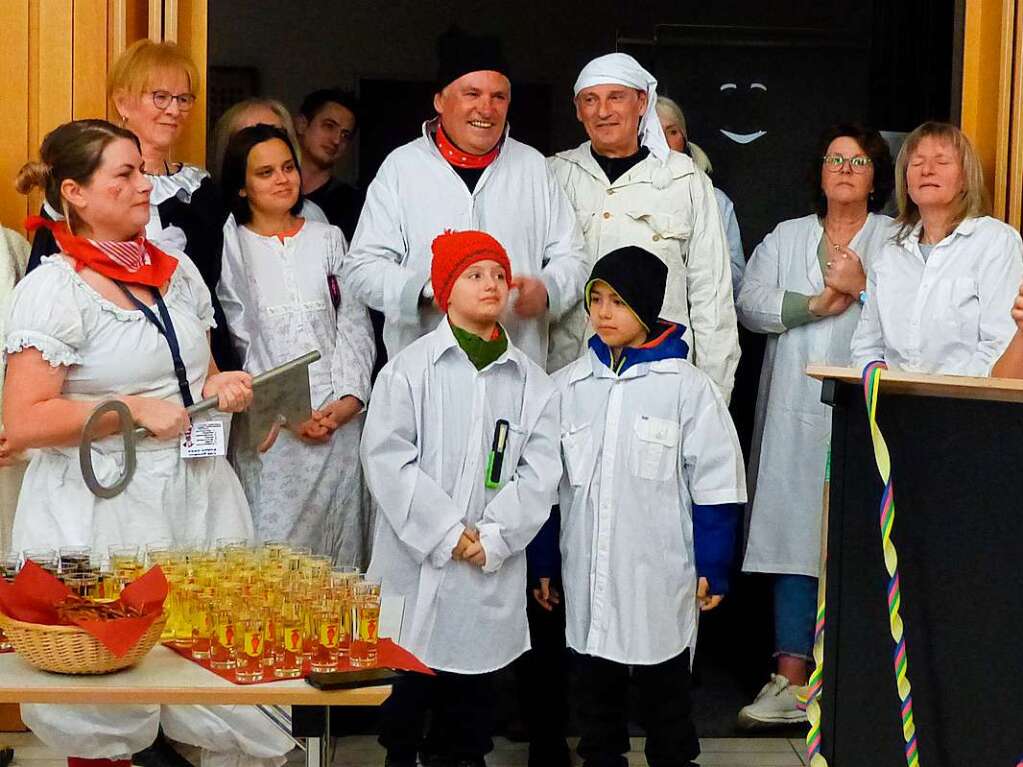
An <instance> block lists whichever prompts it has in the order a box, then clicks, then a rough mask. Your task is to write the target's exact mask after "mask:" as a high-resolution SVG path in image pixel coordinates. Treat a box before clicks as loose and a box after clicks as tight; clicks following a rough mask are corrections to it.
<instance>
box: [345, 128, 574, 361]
mask: <svg viewBox="0 0 1023 767" xmlns="http://www.w3.org/2000/svg"><path fill="white" fill-rule="evenodd" d="M433 130H434V124H433V123H432V122H427V123H424V124H423V135H422V137H420V138H418V139H416V140H415V141H412V142H409V143H408V144H405V145H404V146H400V147H398V148H397V149H395V150H394V151H393V152H391V154H389V155H388V156H387V159H386V160H384V163H383V165H381V166H380V170H379V171H378V172H377V175H376V178H374V179H373V182H372V183H371V184H370V185H369V188H368V189H367V190H366V203H365V205H364V206H363V208H362V215H361V216H360V217H359V225H358V227H357V228H356V230H355V236H354V237H353V238H352V247H351V250H350V251H349V253H348V258H347V260H346V266H345V272H344V277H345V282H346V283H347V286H348V287H349V289H350V290H353V291H354V292H355V294H356V296H357V297H358V298H359V300H361V301H362V302H363V303H365V304H366V305H368V306H370V307H372V308H373V309H376V310H378V311H381V312H383V313H384V318H385V322H384V343H385V345H386V346H387V353H388V356H394V355H395V354H397V353H398V352H399V351H401V350H402V349H403V348H404V347H406V346H407V345H408V344H410V343H411V342H412V341H414V340H415V339H417V338H419V337H420V336H422V335H424V334H426V333H428V332H430V331H431V330H432V329H433V328H434V326H436V324H437V322H438V320H439V319H440V317H441V315H440V314H439V313H438V312H437V310H436V309H435V308H434V307H433V305H432V304H430V305H426V304H425V303H424V304H423V305H420V295H421V293H422V291H423V288H424V287H425V286H426V285H427V283H428V282H429V280H430V265H431V263H432V261H433V254H432V251H431V250H430V245H431V244H432V243H433V240H434V238H435V237H437V235H439V234H442V233H443V232H444V231H445V230H446V229H456V230H465V229H479V230H482V231H484V232H487V233H489V234H490V235H492V236H493V237H495V238H496V239H497V240H498V242H500V243H501V244H502V245H503V246H504V248H505V250H506V251H507V252H508V258H509V260H510V261H511V268H512V276H513V277H525V276H532V277H538V278H539V279H541V280H543V282H544V285H545V286H546V287H547V296H548V299H549V315H550V316H551V317H558V316H559V315H561V314H562V313H563V312H564V311H565V310H566V309H567V308H569V307H570V306H571V305H572V304H574V303H575V302H576V301H577V300H578V299H579V296H581V295H582V291H583V284H584V283H585V281H586V277H587V275H588V271H587V259H586V247H585V244H584V243H583V238H582V234H581V233H580V231H579V226H578V224H576V221H575V217H574V216H573V215H572V206H571V205H570V204H569V202H568V199H567V198H566V197H565V193H564V192H563V191H562V190H561V187H560V186H558V183H557V181H555V179H554V177H553V175H552V174H551V173H550V172H549V171H548V169H547V166H546V164H545V161H544V157H543V155H541V154H540V153H539V152H537V151H536V150H535V149H533V148H531V147H528V146H526V145H525V144H522V143H520V142H518V141H516V140H515V139H513V138H509V137H507V135H506V137H505V139H504V143H503V145H502V146H501V152H500V154H499V155H498V156H497V159H496V160H494V162H493V163H491V165H490V166H489V167H488V168H487V169H486V170H485V171H483V175H482V176H481V177H480V180H479V182H478V183H477V184H476V189H475V191H474V192H472V193H470V192H469V189H468V188H467V187H466V185H465V182H464V181H462V179H461V178H460V177H459V175H458V174H457V173H456V172H455V171H454V169H453V168H452V167H451V165H450V164H449V163H448V161H447V160H445V159H444V157H443V156H442V155H441V153H440V150H438V149H437V145H436V144H435V143H434V139H433ZM513 299H514V297H513ZM512 303H513V301H510V302H509V306H508V309H507V310H506V311H505V314H504V316H503V317H502V318H501V324H502V325H503V326H504V328H505V329H506V330H507V331H508V336H509V337H510V338H511V340H512V341H513V342H514V343H515V344H516V345H517V346H518V347H519V348H520V349H521V350H522V351H523V352H525V353H526V355H528V356H529V358H530V359H532V360H533V361H534V362H536V363H538V364H540V365H544V364H546V361H547V325H548V321H549V320H548V317H546V316H540V317H536V318H533V319H522V318H520V317H518V316H517V315H516V314H515V313H514V311H513V310H512Z"/></svg>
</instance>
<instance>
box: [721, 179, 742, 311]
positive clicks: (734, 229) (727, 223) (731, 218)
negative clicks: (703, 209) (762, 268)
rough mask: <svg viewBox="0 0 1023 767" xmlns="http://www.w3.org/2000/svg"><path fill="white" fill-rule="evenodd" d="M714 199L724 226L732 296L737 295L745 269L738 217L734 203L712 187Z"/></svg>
mask: <svg viewBox="0 0 1023 767" xmlns="http://www.w3.org/2000/svg"><path fill="white" fill-rule="evenodd" d="M714 199H715V200H717V203H718V210H719V211H721V224H722V225H723V226H724V227H725V242H726V243H728V259H729V260H728V265H729V267H731V271H732V296H733V297H734V298H738V297H739V286H740V285H741V284H742V273H743V271H745V269H746V255H745V254H744V253H743V252H742V233H741V232H740V231H739V219H738V218H736V216H735V204H734V203H733V202H732V200H731V199H730V198H729V196H728V195H727V194H725V193H724V192H722V191H721V190H720V189H718V188H717V187H714Z"/></svg>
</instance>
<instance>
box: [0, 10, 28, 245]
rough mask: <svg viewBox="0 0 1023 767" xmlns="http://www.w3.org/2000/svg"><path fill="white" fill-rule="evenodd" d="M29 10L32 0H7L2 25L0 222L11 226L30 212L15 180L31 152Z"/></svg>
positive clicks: (16, 224)
mask: <svg viewBox="0 0 1023 767" xmlns="http://www.w3.org/2000/svg"><path fill="white" fill-rule="evenodd" d="M29 10H30V9H29V0H6V2H5V4H4V23H3V24H0V72H3V77H0V104H3V108H2V109H0V223H2V224H3V225H4V226H6V227H9V228H11V229H20V228H21V225H22V222H23V221H24V219H25V214H26V213H27V212H28V204H27V201H26V199H25V198H24V197H23V196H22V195H20V194H18V193H17V192H16V191H15V190H14V185H13V181H14V177H15V174H16V173H17V172H18V170H19V169H20V168H21V166H22V164H23V163H24V162H25V160H26V159H27V158H28V151H29V136H28V126H29V120H28V114H29V90H28V70H29V17H30V13H29Z"/></svg>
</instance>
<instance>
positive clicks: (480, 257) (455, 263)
mask: <svg viewBox="0 0 1023 767" xmlns="http://www.w3.org/2000/svg"><path fill="white" fill-rule="evenodd" d="M431 248H432V250H433V267H432V269H431V270H430V281H431V283H432V284H433V295H434V298H435V300H436V301H437V306H439V307H440V310H441V311H442V312H444V313H445V314H446V313H447V311H448V298H449V297H450V296H451V288H452V286H453V285H454V284H455V280H457V279H458V278H459V276H460V275H461V274H462V272H464V271H465V270H466V269H468V268H469V267H470V266H471V265H472V264H475V263H476V262H477V261H496V262H497V263H499V264H500V265H501V266H503V267H504V275H505V279H507V281H508V285H509V286H510V285H511V280H512V271H511V262H510V261H509V260H508V254H507V253H506V252H505V250H504V247H502V245H501V243H499V242H498V241H497V240H495V239H494V238H493V237H491V236H490V235H489V234H487V233H486V232H477V231H473V230H469V231H464V232H453V231H451V230H450V229H449V230H447V231H446V232H444V234H441V235H438V236H437V238H436V239H434V241H433V245H432V246H431Z"/></svg>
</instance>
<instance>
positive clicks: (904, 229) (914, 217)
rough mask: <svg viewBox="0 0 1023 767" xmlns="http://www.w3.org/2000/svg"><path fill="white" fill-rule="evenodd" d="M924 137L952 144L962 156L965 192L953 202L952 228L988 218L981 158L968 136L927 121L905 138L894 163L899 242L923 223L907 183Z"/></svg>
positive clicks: (960, 157) (949, 127) (944, 125)
mask: <svg viewBox="0 0 1023 767" xmlns="http://www.w3.org/2000/svg"><path fill="white" fill-rule="evenodd" d="M925 138H933V139H935V140H937V141H943V142H946V143H948V144H951V145H952V146H953V147H954V148H955V150H956V152H957V153H958V154H959V164H960V166H961V168H962V176H963V191H962V193H961V194H960V195H959V200H958V202H957V203H954V204H955V206H956V209H955V215H954V216H953V224H952V226H953V229H954V228H955V227H956V226H958V225H959V223H960V222H962V221H963V220H965V219H967V218H977V217H978V216H983V215H985V214H986V213H987V212H988V210H989V206H988V199H987V189H986V188H985V186H984V172H983V169H982V168H981V164H980V158H978V157H977V152H976V151H975V150H974V148H973V144H971V143H970V139H968V138H967V137H966V134H965V133H963V132H962V131H961V130H959V128H957V127H956V126H955V125H951V124H950V123H942V122H926V123H924V124H923V125H921V126H919V127H918V128H917V129H916V130H914V131H913V132H912V133H910V134H909V135H908V136H906V140H905V142H904V143H903V144H902V148H901V149H900V150H899V156H898V158H897V159H896V160H895V201H896V203H897V204H898V207H899V215H898V216H897V217H896V219H895V222H896V223H897V224H899V225H900V228H899V232H898V234H897V235H896V239H897V240H898V241H899V242H901V241H903V240H904V239H906V237H907V236H908V235H909V233H910V232H912V231H913V229H914V228H916V225H917V224H918V223H919V222H920V209H919V208H918V207H917V204H916V203H915V202H913V198H911V197H910V196H909V185H908V184H907V183H906V169H907V168H908V166H909V159H910V157H911V156H912V155H913V153H914V152H916V150H917V147H918V146H920V142H921V141H923V140H924V139H925Z"/></svg>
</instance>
